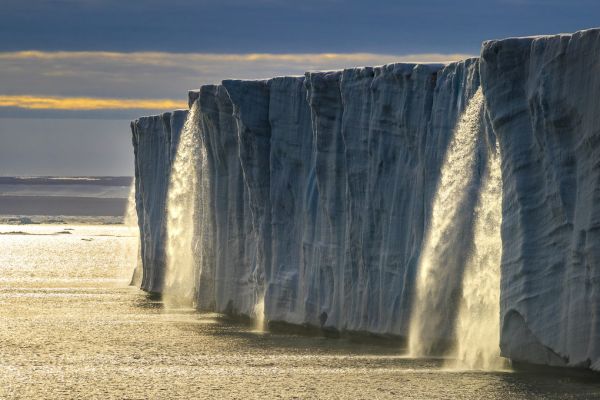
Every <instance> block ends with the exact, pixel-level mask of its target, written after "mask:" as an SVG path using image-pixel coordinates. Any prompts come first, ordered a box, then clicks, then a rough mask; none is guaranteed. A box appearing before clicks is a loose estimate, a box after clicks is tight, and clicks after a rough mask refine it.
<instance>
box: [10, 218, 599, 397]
mask: <svg viewBox="0 0 600 400" xmlns="http://www.w3.org/2000/svg"><path fill="white" fill-rule="evenodd" d="M15 231H16V232H17V233H9V232H15ZM127 231H128V228H127V227H124V226H119V225H98V226H86V225H71V226H69V225H22V226H14V225H10V226H9V225H4V226H0V232H1V233H9V234H2V235H0V248H1V249H2V251H1V252H0V321H1V323H0V399H4V398H9V399H12V398H25V399H30V398H36V399H38V398H47V399H56V398H101V399H122V398H127V399H148V398H150V399H154V398H161V399H168V398H179V399H180V398H194V399H201V398H244V399H259V398H260V399H264V398H274V397H278V396H279V397H280V398H292V397H299V398H368V399H371V398H372V399H375V398H378V399H382V398H414V399H423V398H429V399H435V398H453V399H454V398H457V399H460V398H464V399H471V398H486V399H506V398H513V399H515V398H516V399H518V398H522V399H530V398H564V397H568V398H577V397H580V398H590V397H592V396H594V395H600V386H599V385H598V384H591V383H584V382H579V381H577V380H573V379H556V377H544V376H542V375H533V374H517V373H489V372H472V371H471V372H470V371H462V372H460V371H445V370H444V369H443V366H442V361H440V360H413V359H410V358H406V357H404V356H403V355H402V350H401V349H399V348H396V347H382V346H376V345H372V344H358V343H354V342H351V341H349V340H346V339H339V340H337V339H327V338H323V337H302V336H293V335H279V334H271V333H257V332H255V330H254V327H252V326H246V325H241V324H238V323H234V322H231V321H227V320H224V319H222V318H220V317H219V316H217V315H214V314H199V313H195V312H190V311H187V310H173V309H166V308H164V307H163V304H162V303H161V302H160V300H157V299H155V298H153V297H151V296H148V295H146V294H145V293H143V292H141V291H139V290H138V289H136V288H134V287H131V286H127V281H124V280H122V279H120V278H119V276H120V273H121V272H120V271H121V270H123V269H127V268H130V267H131V266H130V265H128V264H130V263H131V259H130V258H127V257H126V256H123V254H122V253H119V250H118V249H119V248H122V245H123V244H126V243H128V242H129V241H132V240H136V239H135V238H132V237H131V236H130V235H128V234H127ZM66 232H69V233H66Z"/></svg>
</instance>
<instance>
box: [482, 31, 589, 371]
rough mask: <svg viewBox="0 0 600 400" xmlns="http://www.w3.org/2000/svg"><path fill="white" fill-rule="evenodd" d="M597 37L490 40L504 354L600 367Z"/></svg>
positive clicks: (488, 88)
mask: <svg viewBox="0 0 600 400" xmlns="http://www.w3.org/2000/svg"><path fill="white" fill-rule="evenodd" d="M599 54H600V31H599V30H588V31H582V32H578V33H575V34H573V35H558V36H548V37H539V38H519V39H508V40H501V41H490V42H486V43H484V46H483V50H482V55H481V75H482V82H483V90H484V93H485V97H486V102H487V106H488V111H489V115H490V118H491V121H492V126H493V129H494V131H495V132H496V134H497V136H498V139H499V143H500V148H501V149H500V150H501V154H502V174H503V217H502V218H503V222H502V248H503V252H502V283H501V302H500V307H501V348H502V352H503V354H504V355H505V356H507V357H510V358H513V359H515V360H521V361H528V362H533V363H539V364H550V365H569V366H579V367H591V368H593V369H595V370H600V96H599V94H600V56H599Z"/></svg>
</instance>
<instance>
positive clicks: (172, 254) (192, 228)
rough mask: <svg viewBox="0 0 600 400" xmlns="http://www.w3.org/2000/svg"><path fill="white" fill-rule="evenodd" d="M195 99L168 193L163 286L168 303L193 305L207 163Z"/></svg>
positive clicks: (185, 305)
mask: <svg viewBox="0 0 600 400" xmlns="http://www.w3.org/2000/svg"><path fill="white" fill-rule="evenodd" d="M198 108H199V107H198V103H197V102H195V103H194V104H193V105H192V107H191V109H190V111H189V114H188V116H187V119H186V121H185V124H184V126H183V129H182V131H181V137H180V139H179V143H178V146H177V151H176V154H175V158H174V160H173V165H172V168H171V176H170V179H169V188H168V196H167V244H166V245H167V246H166V248H167V254H166V256H167V260H166V261H167V262H166V271H165V280H164V288H163V298H164V300H165V304H166V305H167V306H171V307H192V306H193V305H194V300H195V295H196V281H197V275H196V273H197V272H199V271H197V266H198V265H200V264H199V261H200V260H198V255H199V253H201V252H199V246H201V241H202V238H201V237H200V236H199V235H197V234H196V233H197V229H196V227H197V226H200V225H201V221H199V220H198V217H199V214H201V212H199V211H202V210H198V208H199V207H198V206H199V205H202V202H201V201H199V195H200V194H201V193H202V187H201V182H202V179H201V176H199V173H198V172H200V171H202V164H203V163H205V162H206V160H205V158H206V156H205V151H204V147H203V146H201V140H202V139H201V137H200V124H199V115H200V112H199V109H198Z"/></svg>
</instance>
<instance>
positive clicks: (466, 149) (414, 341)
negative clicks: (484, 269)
mask: <svg viewBox="0 0 600 400" xmlns="http://www.w3.org/2000/svg"><path fill="white" fill-rule="evenodd" d="M482 115H483V94H482V92H481V89H479V90H478V91H477V92H476V93H475V94H474V95H473V97H472V99H471V100H470V102H469V104H468V105H467V107H466V110H465V111H464V113H463V115H462V116H461V119H460V121H459V122H458V124H457V126H456V128H455V130H454V132H453V138H452V140H451V142H450V145H449V147H448V150H447V153H446V158H445V160H444V163H443V165H442V170H441V177H440V181H439V184H438V188H437V191H436V195H435V197H434V199H433V210H432V216H431V220H430V221H429V226H428V231H427V234H426V237H425V240H424V242H423V248H422V253H421V258H420V260H419V267H418V268H419V269H418V275H417V282H416V292H415V295H414V298H413V309H412V316H411V325H410V333H409V349H410V353H411V354H412V355H413V356H423V355H434V354H441V353H443V352H444V351H445V350H447V348H448V345H449V344H450V340H451V339H452V337H453V334H452V333H453V332H452V331H453V329H454V321H455V320H454V318H455V314H456V310H457V309H458V303H459V297H460V286H461V283H462V272H463V270H464V265H465V261H466V258H467V253H468V251H467V249H468V246H469V244H470V241H471V237H472V236H471V234H470V232H471V229H472V226H471V225H472V219H473V218H472V212H473V208H474V206H475V202H476V199H477V186H478V182H477V174H476V162H477V147H478V137H480V135H479V132H480V129H481V119H482Z"/></svg>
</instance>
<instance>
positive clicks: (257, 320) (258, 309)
mask: <svg viewBox="0 0 600 400" xmlns="http://www.w3.org/2000/svg"><path fill="white" fill-rule="evenodd" d="M253 314H254V315H253V316H252V317H253V319H254V330H256V331H259V332H263V331H264V330H265V296H264V295H262V296H259V298H258V299H257V301H256V304H255V305H254V310H253Z"/></svg>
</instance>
